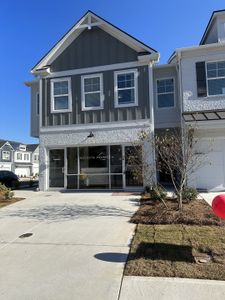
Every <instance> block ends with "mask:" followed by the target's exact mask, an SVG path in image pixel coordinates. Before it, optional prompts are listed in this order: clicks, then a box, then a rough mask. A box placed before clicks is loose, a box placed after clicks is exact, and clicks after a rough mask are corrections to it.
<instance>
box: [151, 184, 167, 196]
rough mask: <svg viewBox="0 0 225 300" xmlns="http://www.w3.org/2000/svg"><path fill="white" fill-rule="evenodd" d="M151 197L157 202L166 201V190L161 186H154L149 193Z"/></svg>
mask: <svg viewBox="0 0 225 300" xmlns="http://www.w3.org/2000/svg"><path fill="white" fill-rule="evenodd" d="M149 194H150V197H151V198H152V199H156V200H165V199H166V195H167V193H166V190H165V189H164V188H163V187H162V186H160V185H154V186H153V187H152V189H151V190H150V192H149Z"/></svg>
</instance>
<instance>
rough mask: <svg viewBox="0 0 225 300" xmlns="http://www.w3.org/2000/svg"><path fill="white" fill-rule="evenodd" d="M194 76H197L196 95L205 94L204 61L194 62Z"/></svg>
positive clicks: (204, 95)
mask: <svg viewBox="0 0 225 300" xmlns="http://www.w3.org/2000/svg"><path fill="white" fill-rule="evenodd" d="M196 78H197V94H198V97H206V96H207V86H206V73H205V62H204V61H201V62H197V63H196Z"/></svg>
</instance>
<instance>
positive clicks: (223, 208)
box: [212, 194, 225, 219]
mask: <svg viewBox="0 0 225 300" xmlns="http://www.w3.org/2000/svg"><path fill="white" fill-rule="evenodd" d="M212 209H213V211H214V213H215V214H216V215H217V216H218V217H220V218H221V219H225V195H224V194H223V195H218V196H216V197H215V198H214V199H213V202H212Z"/></svg>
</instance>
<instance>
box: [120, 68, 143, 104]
mask: <svg viewBox="0 0 225 300" xmlns="http://www.w3.org/2000/svg"><path fill="white" fill-rule="evenodd" d="M114 82H115V88H114V91H115V107H128V106H137V105H138V71H137V70H126V71H117V72H115V73H114Z"/></svg>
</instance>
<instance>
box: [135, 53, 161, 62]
mask: <svg viewBox="0 0 225 300" xmlns="http://www.w3.org/2000/svg"><path fill="white" fill-rule="evenodd" d="M159 58H160V54H159V53H155V52H154V53H152V54H147V55H139V56H138V61H140V62H145V63H146V64H149V63H151V62H152V61H154V62H155V63H157V62H159Z"/></svg>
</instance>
